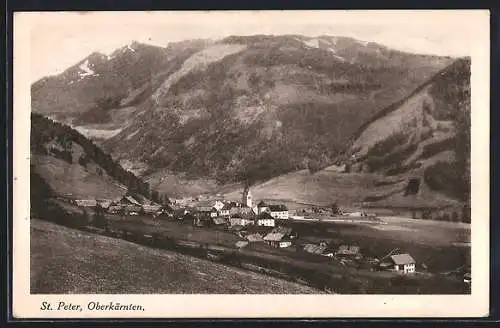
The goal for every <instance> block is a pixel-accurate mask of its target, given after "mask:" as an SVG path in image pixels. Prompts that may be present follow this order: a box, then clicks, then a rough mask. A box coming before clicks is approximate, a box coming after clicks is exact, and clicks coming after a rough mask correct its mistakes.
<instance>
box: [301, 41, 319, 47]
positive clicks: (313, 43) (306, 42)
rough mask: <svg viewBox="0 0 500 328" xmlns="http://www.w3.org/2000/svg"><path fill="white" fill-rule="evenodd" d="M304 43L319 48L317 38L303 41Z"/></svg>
mask: <svg viewBox="0 0 500 328" xmlns="http://www.w3.org/2000/svg"><path fill="white" fill-rule="evenodd" d="M303 42H304V44H305V45H306V46H308V47H310V48H319V41H318V39H311V40H308V41H303Z"/></svg>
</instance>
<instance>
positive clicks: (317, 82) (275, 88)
mask: <svg viewBox="0 0 500 328" xmlns="http://www.w3.org/2000/svg"><path fill="white" fill-rule="evenodd" d="M469 66H470V62H469V61H468V60H456V59H454V58H449V57H439V56H429V55H417V54H410V53H404V52H401V51H396V50H392V49H389V48H387V47H385V46H382V45H379V44H376V43H371V42H368V43H367V42H362V41H358V40H355V39H352V38H346V37H332V36H320V37H316V38H311V37H303V36H299V35H284V36H265V35H256V36H231V37H228V38H225V39H222V40H219V41H207V40H188V41H184V42H179V43H172V44H169V45H168V46H167V47H165V48H163V47H156V46H151V45H146V44H140V43H137V42H132V43H131V44H128V45H126V46H124V47H122V48H120V49H118V50H116V51H115V52H114V53H112V54H111V55H109V56H106V55H103V54H99V53H93V54H91V55H90V56H88V57H87V58H84V59H82V61H80V62H79V63H77V64H76V65H74V66H72V67H70V68H68V69H67V70H66V71H64V72H63V73H61V74H59V75H56V76H51V77H46V78H43V79H41V80H39V81H37V82H35V83H34V84H33V85H32V90H31V94H32V110H33V111H34V112H37V113H41V114H43V115H46V116H49V117H52V118H54V119H56V120H60V121H63V122H65V123H67V124H70V125H71V126H73V127H74V128H76V129H77V130H78V131H80V132H81V133H82V134H84V135H86V136H88V137H91V138H93V139H94V140H96V142H98V143H99V145H100V146H102V147H103V149H104V150H106V151H107V152H109V153H110V154H111V155H112V157H113V158H114V159H116V160H118V161H120V162H121V163H122V164H123V165H124V166H125V167H126V168H127V169H130V170H134V172H136V173H137V174H141V175H142V176H144V177H152V176H155V177H156V176H158V175H159V174H158V172H172V173H173V174H182V175H184V176H187V177H191V178H200V177H201V178H210V179H216V180H217V181H219V182H222V183H228V182H232V181H242V180H251V182H256V181H264V180H266V179H269V178H273V177H276V176H279V175H281V174H283V173H287V172H291V171H295V170H300V169H310V170H311V171H317V170H320V169H321V168H324V167H327V166H329V165H331V164H334V163H346V164H349V167H350V168H351V169H352V170H356V171H363V170H364V171H367V172H368V171H369V172H375V173H380V174H388V175H391V174H392V175H395V174H407V175H408V174H410V172H412V171H413V170H414V169H419V170H421V174H422V176H425V179H426V181H427V182H428V184H429V185H433V186H435V185H440V186H441V187H439V188H441V189H442V188H443V185H445V184H448V182H450V181H451V180H447V181H446V182H444V181H441V180H440V178H439V174H438V172H440V171H442V170H445V171H446V170H447V168H446V167H445V165H455V164H450V163H458V164H457V165H456V167H455V166H454V169H456V170H459V171H460V172H462V171H463V170H464V165H465V164H463V163H465V162H466V161H465V160H464V159H460V158H457V156H456V155H457V154H458V152H457V149H458V148H457V147H459V146H457V143H458V144H460V145H462V147H463V145H464V144H466V143H467V142H465V143H464V140H467V138H468V136H461V135H459V133H458V132H460V129H457V126H458V124H465V125H466V124H467V119H465V117H466V115H462V114H460V115H462V116H460V115H459V114H458V113H470V103H469V104H467V103H466V102H467V99H469V101H470V88H469V84H468V83H469V82H468V78H469V76H468V74H470V68H469ZM467 92H469V93H467ZM467 106H468V107H467ZM468 122H469V123H468V124H470V121H468ZM465 125H464V126H465ZM460 126H461V125H460ZM460 138H462V139H460ZM457 140H462V141H457ZM451 152H453V153H454V155H452V154H451ZM424 159H427V160H426V161H424ZM441 160H443V161H441ZM441 162H444V163H448V164H438V163H441ZM451 183H459V182H457V181H452V182H451ZM439 188H438V189H439ZM441 189H440V190H441ZM445 189H450V190H444V191H443V192H446V193H448V194H449V193H450V192H452V191H451V189H453V187H446V188H445ZM451 196H453V197H463V196H461V195H455V194H454V195H451Z"/></svg>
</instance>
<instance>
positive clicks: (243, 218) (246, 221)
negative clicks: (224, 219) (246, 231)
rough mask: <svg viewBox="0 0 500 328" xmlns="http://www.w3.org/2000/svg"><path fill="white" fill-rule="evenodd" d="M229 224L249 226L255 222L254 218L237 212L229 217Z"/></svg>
mask: <svg viewBox="0 0 500 328" xmlns="http://www.w3.org/2000/svg"><path fill="white" fill-rule="evenodd" d="M229 224H230V225H231V226H243V227H244V226H247V225H250V224H254V218H253V217H251V216H249V215H245V214H235V215H231V217H230V218H229Z"/></svg>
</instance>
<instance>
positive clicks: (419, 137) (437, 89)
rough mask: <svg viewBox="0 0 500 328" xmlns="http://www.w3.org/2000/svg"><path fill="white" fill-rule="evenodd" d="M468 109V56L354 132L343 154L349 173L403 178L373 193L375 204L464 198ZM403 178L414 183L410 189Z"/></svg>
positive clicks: (467, 190)
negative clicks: (394, 187)
mask: <svg viewBox="0 0 500 328" xmlns="http://www.w3.org/2000/svg"><path fill="white" fill-rule="evenodd" d="M470 113H471V112H470V59H468V58H462V59H458V60H456V61H455V62H453V63H452V64H451V65H450V66H448V67H446V68H445V69H444V70H442V71H441V72H439V73H438V74H436V75H435V76H434V77H433V78H431V79H430V80H429V81H427V82H426V83H424V84H423V85H422V86H421V87H419V88H418V89H417V90H416V91H415V92H414V93H412V94H411V95H410V96H409V97H407V98H404V99H403V100H401V101H399V102H397V103H395V104H394V105H392V106H390V107H388V108H386V109H385V110H384V111H381V112H380V113H379V114H378V115H377V116H375V117H374V118H373V119H372V120H371V121H369V122H367V124H365V126H363V127H362V128H361V129H360V130H359V131H358V132H357V133H356V134H355V140H354V142H353V143H352V145H351V147H350V149H349V151H348V152H347V155H348V156H349V162H350V163H349V164H350V165H351V168H352V171H357V172H359V171H364V172H376V173H380V174H384V175H385V176H387V177H390V178H391V179H399V178H403V179H406V183H404V184H405V185H407V187H406V188H403V190H402V191H401V192H399V193H393V194H391V195H386V197H379V198H380V199H379V200H377V202H376V203H378V204H390V203H398V204H402V203H412V204H415V203H416V202H421V203H428V202H429V201H430V200H431V199H435V198H436V197H445V198H449V199H454V200H458V201H466V202H467V201H469V197H470ZM408 179H410V180H411V179H413V180H415V181H418V182H413V184H415V187H414V188H412V187H409V184H408V181H409V180H408ZM417 185H418V186H417ZM408 188H410V189H414V190H413V191H412V190H408ZM436 193H439V194H440V196H439V195H437V194H436Z"/></svg>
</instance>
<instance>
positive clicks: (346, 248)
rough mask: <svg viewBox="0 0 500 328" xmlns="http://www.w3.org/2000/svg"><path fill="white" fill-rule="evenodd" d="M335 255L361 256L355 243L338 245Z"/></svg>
mask: <svg viewBox="0 0 500 328" xmlns="http://www.w3.org/2000/svg"><path fill="white" fill-rule="evenodd" d="M335 255H337V256H340V257H351V258H361V251H360V248H359V246H355V245H340V246H339V248H338V249H337V251H336V252H335Z"/></svg>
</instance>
